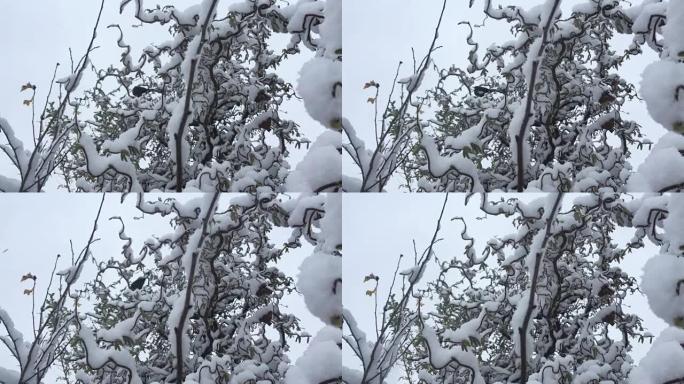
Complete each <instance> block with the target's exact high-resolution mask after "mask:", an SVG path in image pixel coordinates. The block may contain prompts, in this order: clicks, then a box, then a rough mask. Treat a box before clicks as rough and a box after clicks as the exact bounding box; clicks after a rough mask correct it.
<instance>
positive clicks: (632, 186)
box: [627, 132, 684, 192]
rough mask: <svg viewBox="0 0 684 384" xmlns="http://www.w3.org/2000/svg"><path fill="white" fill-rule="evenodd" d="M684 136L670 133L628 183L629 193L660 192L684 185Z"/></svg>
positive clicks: (661, 140) (656, 146)
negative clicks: (683, 153) (683, 152)
mask: <svg viewBox="0 0 684 384" xmlns="http://www.w3.org/2000/svg"><path fill="white" fill-rule="evenodd" d="M680 151H684V135H680V134H677V133H674V132H668V133H666V134H665V135H664V136H663V137H661V138H660V140H658V143H656V145H654V146H653V150H652V151H651V153H650V154H649V155H648V157H647V158H646V160H644V162H643V163H642V164H641V165H640V166H639V169H638V171H637V173H636V174H634V175H633V176H631V177H630V178H629V180H628V183H627V190H628V191H642V192H658V191H662V190H666V189H667V188H668V187H672V186H677V185H680V184H682V183H684V155H682V152H680Z"/></svg>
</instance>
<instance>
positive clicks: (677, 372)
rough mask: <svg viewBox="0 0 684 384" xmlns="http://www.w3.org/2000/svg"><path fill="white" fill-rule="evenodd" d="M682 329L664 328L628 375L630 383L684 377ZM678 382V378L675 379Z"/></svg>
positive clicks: (659, 383)
mask: <svg viewBox="0 0 684 384" xmlns="http://www.w3.org/2000/svg"><path fill="white" fill-rule="evenodd" d="M682 344H684V330H683V329H681V328H677V327H669V328H666V329H665V330H664V331H663V332H662V333H661V334H660V336H658V338H656V340H655V341H654V342H653V346H652V347H651V349H650V350H649V351H648V353H646V356H644V358H643V359H641V361H640V362H639V366H638V367H636V368H635V369H634V370H632V372H631V374H630V375H629V382H630V383H631V384H662V383H665V382H671V383H674V382H675V380H676V379H681V378H682V377H684V364H682V361H684V347H682ZM677 382H679V380H677Z"/></svg>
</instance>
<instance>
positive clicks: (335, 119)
mask: <svg viewBox="0 0 684 384" xmlns="http://www.w3.org/2000/svg"><path fill="white" fill-rule="evenodd" d="M297 91H298V92H299V94H300V95H301V96H302V98H303V99H304V107H305V108H306V111H307V112H308V113H309V115H311V117H312V118H313V119H314V120H316V121H318V122H320V123H321V124H323V125H324V126H325V127H328V128H333V129H340V125H341V121H342V62H341V61H337V60H330V59H328V58H325V57H314V58H313V59H311V60H309V61H308V62H306V63H305V64H304V65H303V66H302V69H301V70H300V71H299V81H298V86H297Z"/></svg>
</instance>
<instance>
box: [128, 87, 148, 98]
mask: <svg viewBox="0 0 684 384" xmlns="http://www.w3.org/2000/svg"><path fill="white" fill-rule="evenodd" d="M149 91H150V89H149V88H147V87H143V86H142V85H136V86H135V87H133V91H132V93H133V96H135V97H140V96H142V95H144V94H146V93H147V92H149Z"/></svg>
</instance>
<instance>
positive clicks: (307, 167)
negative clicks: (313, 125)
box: [285, 131, 342, 192]
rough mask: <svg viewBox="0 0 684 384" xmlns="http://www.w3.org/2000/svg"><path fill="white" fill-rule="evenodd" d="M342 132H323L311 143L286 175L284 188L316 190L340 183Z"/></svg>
mask: <svg viewBox="0 0 684 384" xmlns="http://www.w3.org/2000/svg"><path fill="white" fill-rule="evenodd" d="M341 148H342V134H341V133H339V132H334V131H327V132H323V133H322V134H321V135H320V136H318V138H317V139H316V141H315V142H314V143H313V144H312V145H311V148H309V151H308V152H307V153H306V155H304V158H303V159H302V161H300V162H299V163H298V164H297V167H296V168H295V169H294V171H292V173H290V175H289V176H288V177H287V180H286V184H285V190H287V191H290V192H317V191H321V189H330V187H333V186H336V185H338V184H340V183H341V178H340V175H341V174H342V158H341V156H340V152H341Z"/></svg>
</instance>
